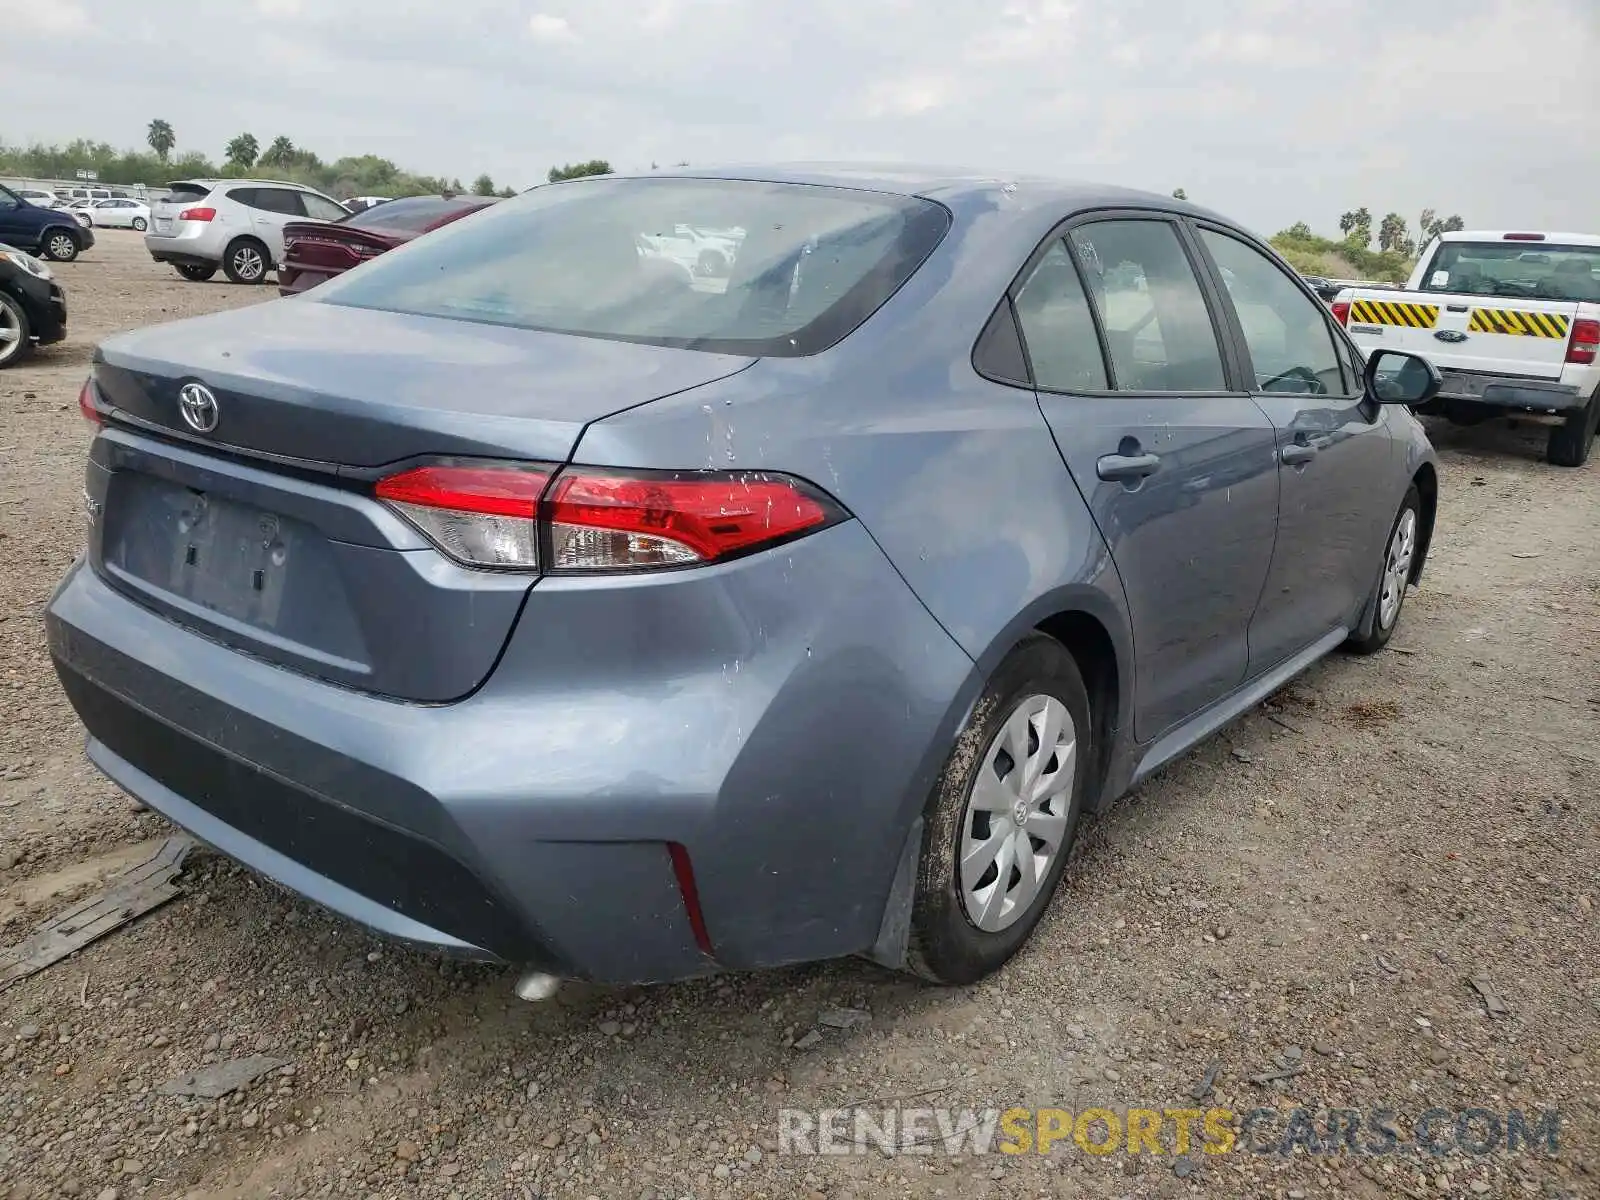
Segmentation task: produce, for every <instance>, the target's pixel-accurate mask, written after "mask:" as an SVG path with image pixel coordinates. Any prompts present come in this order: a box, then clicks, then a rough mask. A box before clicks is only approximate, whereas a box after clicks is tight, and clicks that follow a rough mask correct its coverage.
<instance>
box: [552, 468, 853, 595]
mask: <svg viewBox="0 0 1600 1200" xmlns="http://www.w3.org/2000/svg"><path fill="white" fill-rule="evenodd" d="M836 511H837V510H836V509H835V508H834V507H833V505H832V504H831V503H829V502H828V501H827V500H826V499H825V498H824V497H823V496H822V495H821V494H820V493H818V492H816V491H815V490H814V489H812V488H811V487H809V486H808V485H806V484H803V483H801V482H799V481H798V480H795V479H790V478H789V477H787V476H784V475H773V474H767V473H763V472H744V473H738V474H732V473H729V474H723V473H717V472H710V471H705V472H701V471H683V472H675V473H661V474H632V473H628V472H622V471H609V470H603V469H595V468H590V467H569V468H567V469H566V470H563V471H562V472H561V474H560V475H559V476H557V477H556V481H555V484H554V485H553V486H552V487H551V489H550V495H549V497H548V498H547V499H546V500H545V505H544V519H545V520H546V521H547V522H548V523H549V526H550V563H549V566H550V569H551V570H554V571H618V570H629V569H633V568H637V567H679V566H691V565H694V564H697V563H708V562H715V561H717V560H718V559H722V558H728V557H730V556H732V555H735V554H740V553H743V552H745V551H748V550H752V549H755V548H756V547H759V546H765V545H769V544H771V543H773V542H778V541H782V540H784V539H786V538H790V537H794V536H795V535H797V534H800V533H804V532H806V531H807V530H810V529H815V528H817V527H819V526H822V525H825V524H828V523H829V522H830V521H832V520H833V519H835V513H836Z"/></svg>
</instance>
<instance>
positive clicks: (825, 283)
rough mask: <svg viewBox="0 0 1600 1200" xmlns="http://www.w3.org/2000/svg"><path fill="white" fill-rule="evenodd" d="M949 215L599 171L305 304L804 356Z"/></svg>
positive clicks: (915, 253)
mask: <svg viewBox="0 0 1600 1200" xmlns="http://www.w3.org/2000/svg"><path fill="white" fill-rule="evenodd" d="M949 224H950V216H949V213H948V211H947V210H946V209H945V208H943V207H942V206H940V205H937V204H934V203H933V202H931V201H928V200H923V199H920V198H917V197H914V196H901V195H889V194H886V193H881V192H866V191H856V190H853V189H848V188H836V187H813V186H808V185H802V184H788V183H760V182H751V181H739V180H722V179H672V178H667V179H617V178H604V177H600V178H594V179H584V180H579V181H575V182H571V183H559V184H551V185H548V186H544V187H537V188H533V189H532V190H530V191H528V192H526V193H524V194H523V195H522V196H519V197H517V198H516V199H514V200H505V201H502V202H500V203H498V204H494V205H491V206H489V207H488V208H486V209H484V210H483V212H481V213H479V214H477V215H476V216H474V217H473V219H472V220H470V221H456V222H452V223H450V224H448V225H446V226H445V227H444V228H442V229H440V230H438V231H437V232H435V233H432V234H430V235H429V236H428V237H426V238H420V239H418V240H416V241H414V242H412V243H411V244H410V245H408V246H406V247H404V248H402V249H400V250H395V251H392V252H391V253H388V254H385V255H383V256H381V257H379V258H376V259H374V260H372V261H371V262H370V263H367V264H366V265H364V266H362V267H359V268H357V269H356V270H354V271H350V272H348V273H346V274H344V275H341V276H338V277H337V278H335V279H333V280H330V281H329V282H328V283H325V284H322V285H321V286H319V287H318V288H317V289H316V292H315V293H314V295H311V296H308V297H307V299H309V300H314V301H315V302H316V303H322V304H346V305H351V306H353V307H358V308H374V309H381V310H384V311H389V312H401V313H412V314H416V315H420V316H433V317H447V318H452V319H455V320H463V321H478V322H485V323H488V324H494V325H508V326H514V327H516V328H522V329H539V330H547V331H550V332H555V333H572V334H579V335H583V336H588V337H599V338H610V339H614V340H618V341H633V342H645V343H650V344H655V345H663V346H679V347H684V348H687V349H695V350H707V351H714V352H720V353H729V354H751V355H771V356H785V357H793V356H797V355H804V354H814V353H817V352H818V351H820V350H824V349H826V348H827V347H828V346H830V345H832V344H833V343H835V342H837V341H838V340H839V339H840V338H842V337H844V336H845V335H846V334H848V333H850V332H851V330H853V329H855V328H856V327H857V326H859V325H860V324H861V323H862V322H864V321H865V320H866V319H867V318H868V317H870V316H871V315H872V313H873V312H875V311H876V310H877V308H878V306H879V305H881V304H882V303H883V302H884V301H885V300H887V299H888V298H889V297H890V296H891V295H893V294H894V292H895V290H896V289H897V288H899V287H900V285H901V284H903V283H904V282H905V281H906V279H908V278H909V277H910V276H911V274H912V272H914V271H915V270H916V269H917V267H919V266H920V265H921V264H922V262H923V260H924V259H926V258H927V256H928V255H929V254H930V253H932V251H933V249H934V247H935V246H937V245H938V243H939V241H940V239H942V238H943V237H944V235H945V232H946V230H947V229H948V228H949ZM685 230H689V231H691V232H690V233H689V234H686V233H685V232H684V231H685ZM708 246H714V247H715V250H716V259H715V261H716V267H715V269H714V270H711V269H708V268H707V267H706V263H707V261H708V258H709V256H708V254H707V248H708Z"/></svg>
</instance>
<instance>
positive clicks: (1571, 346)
mask: <svg viewBox="0 0 1600 1200" xmlns="http://www.w3.org/2000/svg"><path fill="white" fill-rule="evenodd" d="M1596 351H1600V321H1596V320H1594V319H1592V318H1590V317H1579V318H1578V319H1577V320H1576V321H1574V322H1573V323H1572V340H1571V341H1569V342H1568V343H1567V361H1568V362H1569V363H1576V364H1577V365H1579V366H1583V367H1586V366H1588V365H1589V364H1590V363H1592V362H1594V360H1595V352H1596Z"/></svg>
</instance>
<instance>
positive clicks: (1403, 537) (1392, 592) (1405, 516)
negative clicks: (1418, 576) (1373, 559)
mask: <svg viewBox="0 0 1600 1200" xmlns="http://www.w3.org/2000/svg"><path fill="white" fill-rule="evenodd" d="M1416 549H1417V513H1416V510H1415V509H1411V508H1408V509H1406V511H1405V512H1404V513H1402V514H1401V515H1400V521H1399V523H1398V524H1397V525H1395V527H1394V537H1392V538H1390V539H1389V556H1388V558H1386V559H1385V560H1384V564H1383V591H1382V592H1380V593H1379V595H1378V624H1379V625H1381V626H1382V627H1383V628H1384V629H1388V628H1389V627H1390V626H1392V625H1393V624H1394V622H1395V618H1396V617H1398V616H1399V615H1400V601H1401V600H1403V599H1405V594H1406V584H1407V583H1408V582H1409V581H1410V579H1411V557H1412V555H1413V554H1415V553H1416Z"/></svg>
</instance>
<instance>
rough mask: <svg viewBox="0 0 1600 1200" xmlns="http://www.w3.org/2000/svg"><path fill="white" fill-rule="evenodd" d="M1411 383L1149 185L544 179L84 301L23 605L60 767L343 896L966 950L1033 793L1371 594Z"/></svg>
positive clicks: (1164, 741) (1331, 635) (1002, 946)
mask: <svg viewBox="0 0 1600 1200" xmlns="http://www.w3.org/2000/svg"><path fill="white" fill-rule="evenodd" d="M708 246H714V247H715V248H716V250H717V256H716V260H715V263H714V265H713V266H711V267H707V266H706V263H707V261H708V256H707V254H706V247H708ZM1437 386H1438V377H1437V374H1436V373H1435V372H1434V371H1433V370H1432V368H1431V367H1429V366H1428V365H1427V364H1426V363H1424V362H1423V361H1422V360H1420V359H1415V358H1411V357H1409V356H1405V355H1400V354H1392V353H1384V354H1380V355H1376V356H1374V358H1373V360H1372V361H1370V362H1368V361H1364V360H1363V358H1362V356H1361V354H1360V353H1359V352H1358V351H1357V350H1356V348H1355V346H1354V345H1353V344H1352V343H1351V342H1350V340H1349V339H1348V338H1347V337H1346V336H1345V333H1344V331H1343V330H1342V329H1340V328H1339V327H1338V325H1337V324H1336V323H1335V322H1334V321H1333V320H1332V319H1331V317H1330V314H1329V313H1328V310H1327V308H1326V307H1325V306H1324V305H1323V304H1322V303H1320V302H1319V300H1318V299H1317V297H1316V295H1315V294H1313V293H1312V292H1311V291H1310V290H1309V289H1308V288H1307V287H1306V285H1305V283H1304V282H1303V281H1302V280H1301V279H1300V278H1299V277H1298V276H1297V275H1296V274H1295V272H1294V271H1293V270H1291V269H1290V268H1289V267H1287V266H1286V265H1285V264H1284V263H1283V261H1282V260H1281V259H1279V258H1278V257H1277V256H1276V255H1275V254H1274V253H1273V252H1272V250H1271V249H1270V248H1269V247H1267V246H1266V245H1265V244H1264V243H1262V242H1261V241H1260V240H1258V239H1257V238H1255V237H1253V236H1251V235H1250V234H1249V233H1247V232H1245V231H1244V230H1242V229H1241V228H1239V227H1238V226H1237V225H1235V224H1233V223H1232V222H1230V221H1228V220H1227V219H1225V218H1223V217H1220V216H1218V215H1217V214H1215V213H1212V212H1208V211H1205V210H1203V209H1200V208H1197V207H1195V206H1193V205H1190V204H1187V203H1185V202H1182V201H1177V200H1173V199H1169V198H1167V197H1157V196H1150V195H1145V194H1142V193H1137V192H1129V191H1121V190H1116V189H1111V188H1105V187H1095V186H1080V185H1070V184H1064V183H1057V182H1050V181H1044V180H1033V179H1020V178H1019V179H997V178H993V177H987V176H982V175H976V174H974V175H959V174H955V173H949V172H945V173H938V172H923V171H913V170H904V169H899V170H897V169H881V170H877V169H865V168H840V169H834V168H806V167H801V168H794V169H785V170H774V169H772V168H770V167H768V168H760V169H749V170H722V171H686V172H683V173H681V174H677V175H672V176H664V175H662V174H660V173H651V174H650V175H648V176H646V177H640V178H624V177H605V178H600V179H588V180H579V181H574V182H570V183H561V184H554V185H551V186H548V187H540V188H536V189H534V190H533V191H531V192H529V193H527V194H525V195H523V196H521V197H520V198H518V199H515V200H511V201H507V202H505V203H503V204H499V205H495V206H493V207H492V208H490V209H487V210H485V211H484V212H482V213H480V214H476V215H474V216H472V217H469V218H467V219H466V220H463V221H460V222H458V223H456V224H454V225H452V226H450V227H448V228H446V229H444V230H441V231H439V232H437V233H434V234H431V235H429V236H427V237H424V238H421V239H419V240H417V241H416V242H414V243H412V244H410V245H409V246H406V247H404V248H402V249H399V250H395V251H393V252H391V253H389V254H386V255H384V256H382V257H381V258H379V259H376V260H374V261H372V262H370V263H368V264H366V265H363V266H361V267H359V268H357V269H355V270H353V271H351V272H349V273H347V274H346V275H343V276H341V277H339V278H338V279H336V280H333V281H330V282H329V283H327V284H325V285H324V286H322V287H320V288H317V289H315V290H314V291H313V292H310V293H308V294H306V295H305V296H302V297H297V298H294V299H288V300H279V301H274V302H271V303H268V304H264V305H261V306H259V307H254V308H250V309H245V310H240V311H233V312H224V313H217V314H214V315H211V316H206V317H200V318H196V319H193V320H186V321H180V322H176V323H173V324H169V325H163V326H158V327H155V328H151V329H145V330H140V331H137V332H133V333H127V334H119V335H117V336H114V337H111V338H109V339H107V340H106V341H105V342H104V344H103V345H102V346H101V347H100V350H99V352H98V353H97V354H96V356H95V363H94V368H93V374H92V377H91V379H90V380H89V382H88V383H87V384H86V385H85V387H84V391H83V395H82V405H83V408H84V412H85V415H86V416H87V417H88V418H89V419H90V420H91V421H93V422H94V423H95V424H96V426H97V435H96V437H95V439H94V442H93V446H92V449H91V451H90V455H89V464H88V475H87V482H86V497H85V499H86V504H87V508H88V520H89V536H88V549H87V552H86V554H85V556H84V558H83V559H82V561H80V562H79V563H78V564H76V565H75V566H74V567H73V568H72V570H71V571H70V572H69V573H68V575H67V577H66V578H65V579H64V580H63V581H62V583H61V585H60V587H59V589H58V590H57V592H56V594H55V596H54V598H53V600H52V601H51V604H50V607H49V616H48V629H49V639H50V648H51V651H52V654H53V656H54V660H55V664H56V667H57V670H58V672H59V674H60V678H61V681H62V684H63V686H64V687H65V689H66V692H67V695H68V696H69V697H70V699H71V701H72V704H73V705H74V707H75V708H76V709H77V711H78V713H79V714H80V716H81V717H82V719H83V722H84V724H85V725H86V726H87V728H88V731H89V756H90V757H91V758H92V759H93V761H94V762H95V763H96V764H97V765H98V766H99V767H100V769H101V770H103V771H104V772H105V773H106V774H107V775H109V776H110V777H111V778H112V779H113V780H115V781H116V782H117V783H118V784H120V785H121V786H122V787H123V788H125V789H127V790H128V791H129V792H131V793H132V794H133V795H135V796H137V797H138V798H139V799H140V800H142V801H144V802H145V803H146V804H148V805H149V806H151V807H152V808H155V809H157V810H159V811H160V812H162V813H165V814H166V815H167V816H168V817H170V818H172V820H174V821H176V822H177V823H178V824H179V825H182V826H184V827H186V828H187V829H189V830H191V831H193V832H194V833H195V834H196V835H197V836H198V837H200V838H201V839H203V840H205V841H206V842H209V843H211V844H212V845H214V846H216V847H218V848H219V849H221V850H222V851H223V852H225V853H227V854H229V855H232V856H233V857H235V858H237V859H238V860H240V861H242V862H244V863H247V864H248V865H250V866H251V867H253V868H255V869H256V870H259V871H260V872H262V873H264V874H266V875H268V876H270V877H272V878H273V879H276V880H278V881H279V882H281V883H283V884H286V885H287V886H289V887H290V888H293V889H295V890H297V891H299V892H302V893H303V894H305V895H306V896H309V897H311V898H312V899H313V900H316V901H318V902H320V903H322V904H324V905H327V906H328V907H330V908H333V909H336V910H337V911H339V912H341V913H344V914H346V915H348V916H349V917H352V918H354V919H355V920H357V921H360V922H363V923H365V924H366V925H368V926H371V927H372V928H374V929H377V930H380V931H382V932H384V933H386V934H389V935H392V936H394V937H397V938H401V939H406V940H408V941H411V942H414V943H419V944H423V945H428V946H433V947H437V948H440V949H441V950H444V951H446V952H449V953H454V954H460V955H464V956H471V957H480V958H488V959H492V960H500V961H504V962H507V963H511V964H516V965H517V966H519V967H522V968H523V969H525V970H529V971H537V972H542V973H545V974H546V975H547V976H554V977H580V978H588V979H594V980H602V981H645V980H666V979H673V978H681V977H685V976H691V975H695V974H698V973H703V972H708V971H713V970H718V969H734V968H750V967H763V966H772V965H776V964H780V963H792V962H797V961H803V960H814V959H822V958H828V957H833V956H840V955H850V954H865V955H870V956H872V957H873V958H875V959H877V960H878V961H880V962H883V963H887V964H890V965H893V966H897V967H904V968H908V969H910V970H913V971H915V972H917V973H919V974H921V975H923V976H925V977H926V978H929V979H932V980H936V981H943V982H950V983H960V982H966V981H970V980H973V979H976V978H978V977H980V976H982V975H984V974H986V973H987V972H989V971H992V970H994V969H995V968H997V967H998V966H1000V964H1002V963H1003V962H1005V961H1006V960H1007V959H1008V958H1009V957H1010V956H1011V955H1012V954H1013V953H1014V952H1016V950H1017V949H1018V948H1019V947H1020V946H1021V945H1022V943H1023V942H1024V941H1025V940H1026V938H1027V937H1028V935H1029V933H1030V932H1031V931H1032V930H1033V928H1034V926H1035V925H1036V924H1037V922H1038V920H1039V918H1040V916H1041V914H1042V913H1043V911H1044V909H1045V907H1046V906H1047V904H1048V903H1049V901H1050V897H1051V894H1052V893H1053V892H1054V890H1055V888H1056V885H1057V882H1058V881H1059V879H1060V878H1061V874H1062V869H1063V866H1064V864H1065V862H1066V859H1067V855H1068V852H1069V850H1070V849H1071V846H1072V842H1073V836H1074V832H1075V828H1076V826H1077V824H1078V821H1079V818H1080V815H1081V814H1082V813H1083V812H1084V811H1085V810H1093V809H1095V808H1097V807H1099V806H1102V805H1104V804H1106V803H1107V802H1108V801H1110V800H1112V799H1113V798H1115V797H1116V796H1117V795H1119V794H1120V793H1123V792H1125V791H1126V790H1127V789H1128V788H1130V787H1131V786H1133V785H1134V784H1136V783H1137V782H1138V781H1139V780H1141V779H1143V778H1144V777H1145V776H1147V775H1149V774H1150V773H1151V772H1153V771H1155V770H1156V769H1157V768H1159V767H1160V766H1161V765H1162V764H1163V763H1166V762H1167V761H1169V760H1171V759H1172V758H1173V757H1174V756H1176V755H1178V754H1180V753H1181V752H1183V751H1184V750H1185V749H1186V748H1187V747H1189V746H1191V745H1193V744H1194V743H1195V742H1197V741H1198V740H1200V739H1201V738H1203V737H1205V736H1207V735H1208V734H1210V733H1212V732H1213V731H1214V730H1216V729H1217V728H1218V727H1219V726H1221V725H1222V724H1223V723H1224V722H1226V721H1228V720H1230V719H1232V718H1234V717H1236V716H1238V715H1239V714H1240V713H1242V712H1244V711H1245V710H1247V709H1248V708H1250V707H1251V706H1252V705H1254V704H1255V703H1257V702H1258V701H1259V700H1261V699H1262V698H1263V697H1264V696H1266V695H1267V694H1268V693H1270V692H1272V691H1273V690H1274V689H1276V688H1278V687H1280V686H1282V685H1283V684H1284V682H1285V681H1287V680H1289V679H1290V678H1291V677H1293V676H1294V675H1296V674H1297V673H1299V672H1300V671H1302V670H1304V669H1305V668H1306V667H1307V666H1309V665H1310V664H1311V663H1312V662H1314V661H1316V660H1317V659H1318V658H1320V657H1321V656H1323V655H1325V654H1327V653H1328V652H1329V651H1332V650H1335V649H1337V648H1339V647H1340V646H1348V647H1350V648H1352V649H1354V650H1356V651H1360V652H1370V651H1373V650H1377V649H1379V648H1380V647H1382V646H1383V645H1384V644H1385V643H1386V642H1387V641H1388V639H1389V637H1390V635H1391V633H1392V632H1393V630H1394V628H1395V623H1396V621H1397V620H1398V618H1399V616H1400V610H1401V605H1402V602H1403V601H1404V599H1405V595H1406V590H1407V587H1408V586H1409V585H1411V584H1413V583H1415V582H1416V581H1417V579H1418V578H1419V576H1420V574H1421V572H1422V567H1423V561H1424V558H1425V556H1426V554H1427V550H1428V543H1429V538H1430V535H1431V533H1432V530H1433V523H1434V513H1435V510H1436V506H1437V497H1438V476H1437V472H1436V467H1435V462H1434V456H1433V453H1432V450H1431V449H1430V447H1429V445H1428V442H1427V439H1426V438H1425V436H1424V435H1423V432H1422V430H1421V428H1420V427H1419V426H1418V424H1417V422H1416V421H1415V420H1414V419H1413V418H1412V416H1411V414H1410V412H1409V411H1408V408H1407V404H1408V403H1409V404H1414V403H1419V402H1424V401H1426V400H1427V399H1428V398H1429V397H1430V396H1431V395H1432V393H1433V392H1434V390H1435V389H1436V388H1437Z"/></svg>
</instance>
